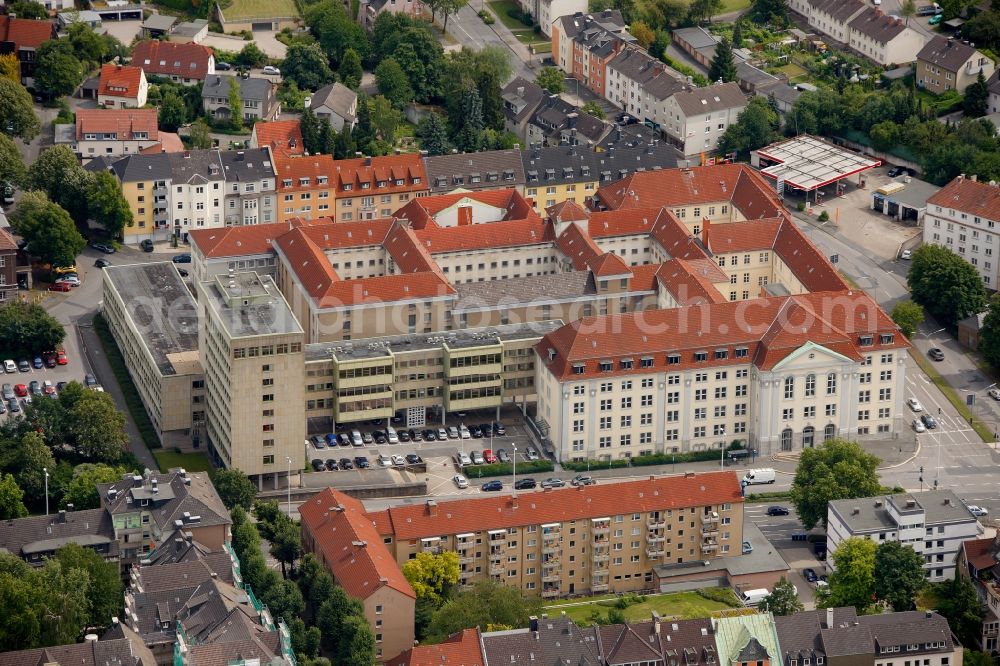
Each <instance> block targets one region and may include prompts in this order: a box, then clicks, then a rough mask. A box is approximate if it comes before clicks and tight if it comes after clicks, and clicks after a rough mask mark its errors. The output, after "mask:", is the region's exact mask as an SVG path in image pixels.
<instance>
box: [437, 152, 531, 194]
mask: <svg viewBox="0 0 1000 666" xmlns="http://www.w3.org/2000/svg"><path fill="white" fill-rule="evenodd" d="M424 169H425V170H426V172H427V185H428V188H429V189H430V193H431V194H445V193H447V192H451V191H452V190H457V189H462V190H468V191H470V192H479V191H485V190H496V189H516V190H518V191H519V192H524V165H523V163H522V161H521V150H520V149H519V148H511V149H509V150H487V151H483V152H481V153H460V154H455V155H434V156H430V157H425V158H424Z"/></svg>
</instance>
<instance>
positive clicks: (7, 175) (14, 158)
mask: <svg viewBox="0 0 1000 666" xmlns="http://www.w3.org/2000/svg"><path fill="white" fill-rule="evenodd" d="M26 175H27V171H26V170H25V168H24V160H23V159H21V152H20V151H19V150H18V149H17V145H16V144H15V143H14V141H13V139H11V138H10V137H9V136H7V135H6V134H0V183H7V184H9V185H14V186H20V185H22V184H23V183H24V178H25V176H26Z"/></svg>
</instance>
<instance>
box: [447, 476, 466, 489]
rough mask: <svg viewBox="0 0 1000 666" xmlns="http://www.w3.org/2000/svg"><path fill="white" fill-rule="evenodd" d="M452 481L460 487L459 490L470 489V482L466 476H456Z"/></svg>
mask: <svg viewBox="0 0 1000 666" xmlns="http://www.w3.org/2000/svg"><path fill="white" fill-rule="evenodd" d="M451 480H452V481H454V482H455V485H456V486H458V487H459V488H463V489H464V488H468V487H469V480H468V479H467V478H465V477H464V476H462V475H461V474H456V475H455V476H453V477H451Z"/></svg>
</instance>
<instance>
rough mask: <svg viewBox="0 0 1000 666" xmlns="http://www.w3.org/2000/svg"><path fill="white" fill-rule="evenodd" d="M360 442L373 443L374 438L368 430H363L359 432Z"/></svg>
mask: <svg viewBox="0 0 1000 666" xmlns="http://www.w3.org/2000/svg"><path fill="white" fill-rule="evenodd" d="M361 442H362V443H364V444H374V443H375V438H374V437H372V434H371V433H370V432H363V433H361Z"/></svg>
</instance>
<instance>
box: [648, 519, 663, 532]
mask: <svg viewBox="0 0 1000 666" xmlns="http://www.w3.org/2000/svg"><path fill="white" fill-rule="evenodd" d="M666 526H667V521H666V520H664V519H663V518H650V519H648V520H647V521H646V527H648V528H649V529H651V530H662V529H663V528H664V527H666Z"/></svg>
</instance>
